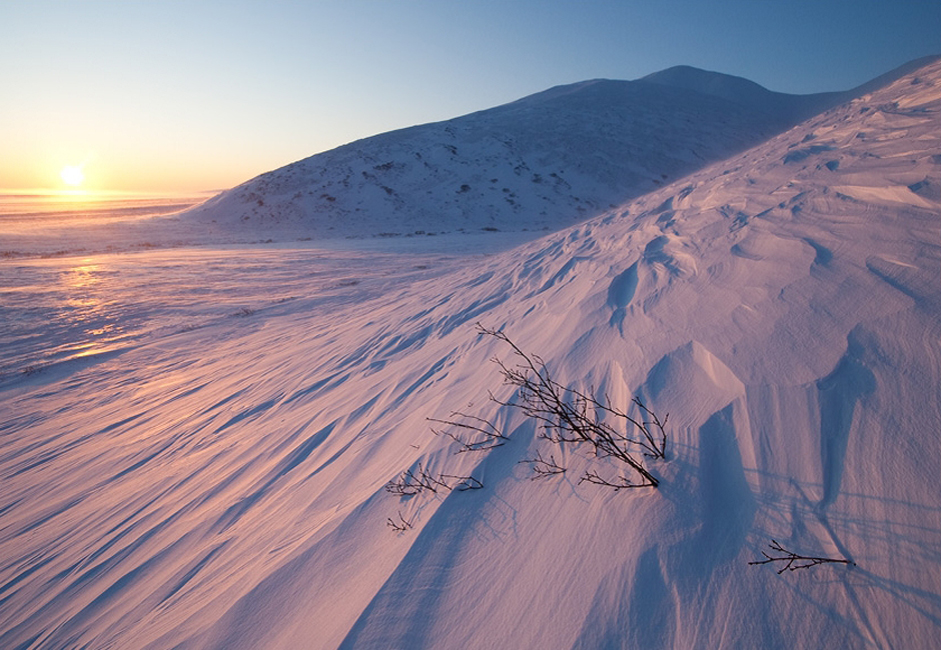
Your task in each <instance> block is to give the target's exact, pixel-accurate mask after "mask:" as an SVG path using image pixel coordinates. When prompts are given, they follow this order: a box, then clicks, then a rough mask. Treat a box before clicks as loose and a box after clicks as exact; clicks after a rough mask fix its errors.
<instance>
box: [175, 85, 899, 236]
mask: <svg viewBox="0 0 941 650" xmlns="http://www.w3.org/2000/svg"><path fill="white" fill-rule="evenodd" d="M892 74H893V73H888V76H891V75H892ZM883 77H885V78H888V77H887V75H883ZM743 88H744V89H745V90H742V89H743ZM746 91H747V92H746ZM853 92H854V91H845V92H844V93H824V94H817V95H807V96H801V95H785V94H782V93H774V92H772V91H768V90H765V89H763V88H762V87H761V86H759V85H758V84H754V82H750V81H747V80H744V79H740V78H737V77H732V76H730V75H721V74H719V73H711V72H706V71H700V70H696V69H695V68H690V67H681V68H670V69H667V70H665V71H661V72H660V73H654V74H653V75H648V76H647V77H644V78H642V79H640V80H635V81H617V80H605V79H595V80H589V81H583V82H578V83H575V84H568V85H563V86H556V87H553V88H550V89H547V90H545V91H542V92H540V93H535V94H533V95H529V96H527V97H524V98H521V99H519V100H516V101H513V102H509V103H507V104H503V105H501V106H498V107H495V108H491V109H486V110H483V111H477V112H474V113H470V114H468V115H464V116H461V117H458V118H454V119H452V120H447V121H444V122H435V123H430V124H424V125H417V126H412V127H408V128H405V129H400V130H396V131H391V132H388V133H384V134H380V135H376V136H372V137H370V138H364V139H362V140H357V141H355V142H352V143H349V144H346V145H343V146H341V147H338V148H336V149H333V150H331V151H327V152H324V153H320V154H316V155H314V156H310V157H308V158H305V159H303V160H300V161H298V162H295V163H291V164H289V165H286V166H285V167H282V168H279V169H277V170H273V171H271V172H267V173H265V174H262V175H260V176H258V177H256V178H254V179H251V180H249V181H247V182H245V183H243V184H242V185H239V186H238V187H236V188H233V189H231V190H228V191H226V192H223V193H222V194H220V195H218V196H216V197H214V198H212V199H210V200H209V201H207V202H206V203H204V204H202V205H201V206H198V207H196V208H194V209H192V210H190V211H188V212H187V213H186V214H184V215H183V217H182V218H183V219H185V220H188V221H192V222H195V223H199V224H202V225H203V226H205V227H206V228H209V229H211V230H213V231H215V232H226V231H236V232H242V231H251V232H255V233H256V234H258V235H259V236H262V237H264V236H275V237H284V238H292V237H294V238H308V237H310V238H313V239H331V238H362V237H375V236H402V235H416V234H418V235H426V234H428V233H441V232H469V231H481V230H514V231H530V232H533V233H534V236H535V234H537V233H539V232H543V231H552V230H557V229H559V228H562V227H566V226H568V225H571V224H572V223H574V222H577V221H579V220H583V219H586V218H589V217H591V216H594V215H595V214H598V213H600V212H602V211H603V210H606V209H609V208H611V207H613V206H615V205H618V204H619V203H621V202H623V201H626V200H629V199H631V198H635V197H637V196H640V195H642V194H644V193H646V192H649V191H652V190H654V189H656V188H657V187H659V186H661V185H662V184H663V183H664V182H668V181H671V180H674V179H676V178H678V177H682V176H685V175H686V174H689V173H691V172H693V171H695V170H696V169H699V168H700V167H702V166H703V165H706V164H708V163H711V162H715V161H717V160H721V159H723V158H726V157H728V156H730V155H733V154H735V153H737V152H739V151H742V150H744V149H746V148H748V147H750V146H754V145H756V144H758V143H759V142H761V141H764V140H766V139H767V138H769V137H771V136H773V135H775V134H777V133H780V132H781V131H783V130H785V129H786V128H789V127H790V126H792V125H793V124H795V123H797V122H799V121H801V120H802V119H805V118H806V117H807V116H808V115H809V114H815V113H817V112H820V111H821V110H824V109H826V108H829V107H831V106H833V105H836V104H838V103H841V102H842V101H845V100H846V99H847V98H848V97H849V96H850V94H852V93H853ZM736 95H737V96H738V99H735V98H734V97H735V96H736Z"/></svg>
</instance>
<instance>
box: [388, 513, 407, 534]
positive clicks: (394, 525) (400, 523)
mask: <svg viewBox="0 0 941 650" xmlns="http://www.w3.org/2000/svg"><path fill="white" fill-rule="evenodd" d="M386 526H388V527H389V528H391V529H392V530H394V531H395V532H397V533H404V532H405V531H406V530H411V528H412V527H413V524H412V522H410V521H409V520H408V519H406V518H405V517H403V516H402V513H401V512H399V518H398V520H395V519H392V517H389V518H388V519H386Z"/></svg>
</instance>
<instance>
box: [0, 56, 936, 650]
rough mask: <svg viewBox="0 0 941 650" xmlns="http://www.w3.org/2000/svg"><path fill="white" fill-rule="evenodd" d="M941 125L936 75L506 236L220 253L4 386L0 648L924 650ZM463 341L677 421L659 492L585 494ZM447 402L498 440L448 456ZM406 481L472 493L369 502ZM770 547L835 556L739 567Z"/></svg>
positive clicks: (589, 489) (930, 621)
mask: <svg viewBox="0 0 941 650" xmlns="http://www.w3.org/2000/svg"><path fill="white" fill-rule="evenodd" d="M559 93H562V91H558V92H557V94H559ZM939 118H941V64H939V63H932V64H930V65H927V66H925V67H922V68H920V69H918V70H917V71H914V72H913V73H912V74H909V75H907V76H903V77H901V78H899V79H897V80H895V81H893V82H892V83H890V84H889V85H887V86H885V87H883V88H880V89H873V90H872V91H871V92H869V93H868V94H866V95H863V96H861V97H858V98H856V99H854V100H853V101H851V102H849V103H846V104H844V105H841V106H838V107H835V108H832V109H830V110H829V111H827V112H825V113H823V114H820V115H818V116H816V117H813V118H812V119H810V120H808V121H806V122H804V123H801V124H800V125H798V126H796V127H794V128H792V129H790V130H788V131H786V132H784V133H781V134H779V135H777V136H775V137H774V138H772V139H770V140H768V141H767V142H764V143H762V144H760V145H758V146H756V147H754V148H752V149H749V150H747V151H745V152H743V153H741V154H739V155H737V156H735V157H732V158H728V159H726V160H723V161H720V162H718V163H715V164H712V165H709V166H705V167H703V168H701V169H699V170H698V171H696V172H695V173H693V174H691V175H689V176H686V177H684V178H679V179H676V180H675V182H673V183H670V184H665V185H664V186H663V187H662V188H660V189H657V190H656V191H655V192H652V193H649V194H646V195H644V196H641V197H639V198H637V199H636V200H633V201H631V202H628V203H624V204H622V205H619V206H618V207H616V208H614V209H611V210H608V211H606V212H604V213H603V214H601V215H599V216H598V217H597V218H595V219H591V220H588V221H586V222H583V223H580V224H578V225H577V226H574V227H571V228H568V229H565V230H562V231H560V232H557V233H553V234H550V235H548V236H545V237H543V238H542V239H539V240H536V241H531V242H529V243H526V244H524V245H522V246H518V247H516V248H514V249H512V250H509V251H506V252H503V253H498V254H489V255H483V254H481V255H453V254H451V255H444V254H432V253H427V252H426V253H424V254H422V255H418V254H416V253H410V252H407V251H399V252H397V253H391V252H385V253H382V252H381V251H380V250H379V249H378V248H377V247H375V246H374V247H372V248H371V249H370V250H364V251H363V252H362V253H361V254H360V255H361V257H357V255H356V253H355V252H353V251H342V252H338V251H318V250H316V249H308V250H291V251H288V250H282V251H278V250H272V249H266V250H264V251H262V252H259V251H250V252H246V251H243V250H233V251H215V252H214V253H213V255H207V259H206V264H207V269H208V268H209V266H211V265H217V264H219V258H218V257H217V256H219V255H224V254H226V253H228V254H230V255H231V256H232V257H231V259H230V260H229V261H230V262H231V263H233V264H234V263H235V261H236V260H240V259H241V261H242V263H243V264H244V265H245V266H246V267H251V269H253V270H252V271H251V272H252V273H255V274H256V282H258V283H259V284H258V285H257V287H256V288H255V289H254V290H253V291H251V292H248V293H245V294H241V297H242V298H245V299H246V300H242V301H241V302H240V301H239V300H236V298H235V297H233V298H232V300H231V302H227V303H225V304H224V305H222V307H224V309H222V311H221V312H220V313H219V314H216V312H215V311H214V310H213V309H210V308H209V307H208V306H207V305H204V304H200V303H199V302H198V301H197V300H193V301H192V302H189V301H188V300H189V299H190V298H195V297H196V296H197V295H198V294H199V290H200V287H199V283H198V282H192V283H190V284H186V283H181V284H180V287H181V288H180V295H181V296H183V297H186V298H187V301H181V302H180V303H177V302H174V303H173V305H172V307H173V309H172V310H169V311H170V312H171V313H172V314H173V317H172V319H170V321H171V323H170V325H172V327H170V326H169V325H168V327H166V328H162V327H148V328H145V329H147V334H146V335H141V336H139V337H135V338H133V339H131V340H129V341H126V342H125V343H124V344H123V345H122V347H121V348H120V349H118V350H112V351H111V352H110V353H109V355H104V356H101V357H100V358H95V359H94V360H93V361H83V359H82V358H81V357H77V358H72V359H71V360H69V361H63V362H59V363H55V364H51V365H49V366H47V367H46V368H45V369H43V368H41V367H40V368H38V369H37V370H36V371H33V372H30V373H28V374H27V373H18V374H17V373H8V374H7V375H6V376H5V377H4V378H3V380H2V383H0V434H2V437H0V478H2V481H3V482H2V485H3V487H2V492H0V496H2V501H0V647H10V648H19V647H23V648H26V647H44V648H71V647H89V648H104V647H144V648H146V647H149V648H171V647H176V648H227V649H229V648H246V649H247V648H337V647H342V648H357V649H359V648H435V649H439V648H444V649H449V648H491V647H492V648H582V649H599V650H600V649H602V648H612V647H645V648H699V647H702V648H751V647H755V648H759V647H760V648H822V647H847V648H865V647H883V648H890V647H894V648H901V647H905V648H930V647H933V646H934V645H936V639H937V638H938V634H939V632H941V553H939V552H938V549H939V548H941V503H939V500H938V493H937V477H938V475H939V473H941V447H939V445H938V444H937V432H938V431H939V430H941V399H938V398H939V393H938V386H939V385H941V343H939V342H941V325H939V323H941V288H939V285H938V283H937V278H938V269H939V268H941V246H939V243H938V229H939V226H941V203H939V200H938V197H936V196H934V195H932V194H931V192H926V191H922V190H923V188H926V187H927V188H930V187H936V186H941V160H939V159H938V153H937V152H938V151H939V150H941V129H939V128H938V124H939ZM811 143H812V144H811ZM811 146H825V148H821V149H817V150H816V152H809V151H808V150H809V149H810V147H811ZM797 150H800V151H804V152H807V155H806V156H803V157H801V158H800V159H799V160H796V159H794V158H793V157H791V158H790V159H789V160H787V161H786V162H785V159H786V158H788V154H789V153H790V152H793V151H797ZM445 153H446V152H445ZM448 155H449V154H448ZM834 161H836V162H838V164H829V163H831V162H834ZM377 164H378V163H377ZM572 187H573V188H574V189H578V187H577V186H576V185H575V184H574V183H573V184H572ZM912 187H914V188H915V189H912ZM835 188H857V189H855V190H852V191H849V192H847V191H844V190H843V189H839V190H838V189H835ZM859 188H862V189H859ZM916 190H918V191H916ZM909 195H911V197H910V196H909ZM338 200H339V199H338ZM388 219H389V221H388V223H387V224H386V225H385V226H383V228H384V229H385V228H386V227H388V224H391V223H394V219H397V217H393V216H392V215H389V217H388ZM493 236H494V237H499V236H501V235H500V234H499V233H498V234H494V235H493ZM167 255H171V253H167V252H152V253H144V254H140V257H138V258H135V259H138V260H139V261H140V263H141V264H146V263H147V261H148V260H151V261H152V262H153V267H152V268H153V269H154V271H153V272H154V283H155V286H162V285H161V280H164V279H166V278H170V277H175V278H180V277H181V270H180V268H179V267H177V268H175V269H173V270H172V271H171V270H168V269H169V266H168V261H169V260H168V259H167V258H166V256H167ZM174 255H175V254H174ZM277 255H284V267H283V268H281V269H280V270H279V267H278V265H277ZM171 257H172V255H171ZM184 257H185V260H184V259H177V258H174V259H176V261H177V264H183V262H184V261H185V262H186V264H188V266H186V265H184V266H185V269H186V270H187V274H188V275H190V276H191V277H195V278H198V277H200V273H201V270H200V267H199V265H198V260H196V259H194V258H192V257H189V256H184ZM122 259H123V258H122ZM109 261H111V262H113V260H112V259H111V258H110V257H108V256H99V257H96V258H95V259H92V260H91V261H90V262H89V261H87V260H86V259H85V258H82V259H81V260H73V259H70V258H61V259H58V260H52V261H46V262H48V264H55V263H58V264H61V267H62V269H63V270H65V269H68V268H70V265H72V264H79V263H81V264H83V265H86V266H87V265H89V264H94V263H101V264H107V263H109ZM46 262H44V263H46ZM8 263H9V264H12V263H11V262H4V264H8ZM122 263H127V262H126V260H125V261H123V262H122ZM170 266H172V265H170ZM109 268H110V267H109ZM305 269H306V271H307V273H308V274H307V275H305V274H304V273H305ZM205 270H206V269H203V271H205ZM244 272H245V273H248V271H247V270H246V271H244ZM122 273H123V272H118V273H116V274H114V276H113V277H114V278H116V279H115V280H114V281H113V282H111V284H110V285H109V286H110V293H111V297H112V300H113V301H116V302H117V303H119V304H120V303H121V301H122V300H123V298H124V294H122V291H130V292H131V293H134V292H138V291H139V289H138V288H133V287H137V286H138V285H137V284H136V281H135V280H134V278H136V275H134V274H131V281H130V284H129V286H131V287H132V288H128V287H123V286H122V284H121V282H119V281H118V279H120V278H121V277H122ZM108 277H112V276H108ZM242 277H246V276H243V275H238V274H236V273H235V271H233V272H232V279H231V281H232V282H233V283H234V282H235V281H236V279H238V278H242ZM292 278H293V279H292ZM298 278H300V279H298ZM279 283H283V285H284V286H283V289H282V290H280V291H279V290H276V287H278V285H279ZM203 289H205V291H206V293H205V294H204V295H205V296H208V298H207V300H210V302H211V301H213V300H222V299H223V298H224V295H222V294H220V295H216V294H213V293H212V289H211V287H204V288H203ZM233 290H234V289H233ZM135 295H136V294H135ZM178 297H179V296H178ZM249 297H250V298H251V300H247V298H249ZM158 298H159V300H161V301H163V300H166V299H165V298H160V297H159V294H157V297H156V298H155V300H156V299H158ZM280 298H290V300H280ZM243 303H244V304H243ZM183 304H186V305H189V306H188V307H185V308H184V307H183V306H182V305H183ZM152 308H153V310H154V313H156V316H151V317H152V318H157V317H159V318H163V317H164V316H166V314H164V313H163V312H162V311H161V310H160V309H159V308H158V306H154V305H152ZM161 314H164V315H163V316H161ZM186 314H191V315H192V316H193V317H194V318H195V320H194V321H193V323H192V325H193V327H186V326H184V325H185V323H186V319H185V318H184V316H185V315H186ZM224 314H228V316H225V317H223V315H224ZM233 314H237V315H233ZM96 322H97V321H96ZM102 322H104V321H102ZM475 322H480V323H482V324H484V325H485V326H486V327H489V328H499V329H502V330H503V331H504V332H505V333H506V334H507V335H508V336H509V337H510V338H511V340H512V341H514V342H515V343H516V344H518V345H519V346H520V348H521V349H522V350H524V351H526V352H528V353H530V354H535V355H539V356H540V357H541V358H542V359H543V360H544V361H545V363H546V366H547V368H548V369H549V370H550V371H551V373H552V377H553V378H554V379H555V380H556V381H558V382H560V383H562V384H564V385H567V386H571V387H572V388H574V389H576V390H579V391H583V392H594V393H595V394H597V395H603V396H605V399H609V400H611V402H612V403H613V404H616V405H618V406H619V407H621V408H625V409H628V408H630V405H631V402H630V400H631V398H632V397H635V396H636V397H640V398H641V399H642V400H643V403H644V404H645V405H647V406H648V407H649V408H650V409H652V410H653V411H654V412H656V413H658V414H661V415H664V414H666V413H669V420H668V423H667V432H668V440H667V448H666V459H665V460H650V461H649V463H648V465H647V466H648V467H649V469H650V470H651V471H652V472H654V473H655V474H656V476H657V478H658V479H659V481H660V484H659V487H658V488H657V489H650V488H646V489H639V490H631V489H628V490H621V491H617V492H616V491H614V490H612V489H610V488H607V487H603V486H599V485H592V484H590V483H585V482H580V481H579V477H581V476H583V474H584V473H585V471H588V470H592V471H597V472H600V473H603V474H605V475H610V476H616V475H617V473H618V472H619V471H620V470H621V468H620V467H619V466H618V463H617V461H616V460H615V459H613V458H604V457H602V458H599V457H596V456H595V455H593V454H592V453H590V451H589V450H588V449H586V448H584V446H579V445H574V444H565V445H554V444H553V443H551V442H550V441H548V440H546V439H545V438H544V437H542V436H541V435H540V434H541V432H542V429H541V427H540V425H539V423H537V422H534V421H532V420H531V419H527V418H526V417H525V416H524V415H523V413H522V412H521V411H520V410H519V409H514V408H512V407H506V406H501V405H500V404H499V403H497V402H495V401H493V400H491V399H490V397H489V394H490V393H492V394H493V396H494V397H495V398H496V399H497V400H501V401H506V400H510V399H513V398H514V392H513V391H514V388H513V387H512V386H505V385H503V384H501V381H500V374H499V368H498V366H496V365H495V364H494V363H492V362H491V361H490V359H492V358H493V357H495V356H496V357H499V358H500V359H501V360H503V361H504V362H505V363H507V364H513V363H515V362H516V361H518V359H516V358H514V357H513V354H512V351H511V350H510V349H508V348H507V346H506V345H505V344H503V343H502V342H501V341H500V340H498V339H497V338H495V337H492V336H486V335H483V334H481V333H480V332H479V330H478V329H477V328H476V327H475ZM89 336H92V335H91V334H90V335H89ZM455 412H457V413H460V414H467V415H469V416H473V417H479V418H483V419H485V420H487V421H489V422H491V423H492V424H493V425H494V427H496V429H497V430H499V431H500V432H501V433H502V434H504V435H506V436H507V438H508V439H507V440H505V441H502V442H504V443H505V444H502V445H501V446H498V447H494V448H492V449H490V450H488V451H485V452H462V453H456V452H458V451H459V448H458V445H457V444H456V443H455V442H454V441H453V440H452V439H451V438H448V437H447V436H444V435H435V434H434V433H433V432H432V431H431V426H432V425H434V426H435V427H436V428H439V429H440V428H441V427H440V426H439V425H438V424H436V423H431V422H429V421H428V420H427V419H428V418H436V419H450V418H454V417H457V416H456V415H455ZM537 454H542V456H543V457H549V456H550V455H551V456H552V458H553V459H554V462H556V463H558V465H559V466H560V467H564V468H565V470H566V471H565V472H564V473H560V474H557V475H553V476H550V477H547V478H542V479H539V480H531V479H532V478H533V473H532V470H531V464H530V463H527V462H522V461H527V460H530V459H533V458H534V457H535V456H536V455H537ZM419 468H421V469H422V470H424V471H426V472H428V473H429V475H431V476H436V477H442V478H443V479H444V481H445V482H447V481H451V482H452V483H451V484H450V487H454V485H455V484H454V480H455V479H450V478H448V477H468V476H473V477H474V478H476V479H478V480H479V481H480V482H481V483H482V484H483V487H482V488H481V489H474V490H464V491H462V490H459V489H451V490H448V489H445V488H444V487H441V486H440V485H439V488H438V489H437V490H436V491H431V490H424V491H421V492H420V493H417V494H413V495H397V494H392V493H390V492H388V491H386V490H385V489H384V486H385V485H386V484H387V483H388V482H389V481H394V480H396V479H397V478H398V477H401V476H402V473H403V472H405V471H406V470H412V471H413V472H417V471H420V470H419ZM388 519H391V520H392V521H393V523H395V522H407V523H408V526H403V527H404V528H405V530H402V531H396V530H393V529H392V528H391V527H390V526H388V525H387V520H388ZM772 539H774V540H777V541H778V542H780V543H781V544H783V545H784V546H785V547H787V548H789V549H793V550H795V551H798V552H802V553H805V554H807V555H814V556H817V555H819V556H828V557H838V558H844V559H847V560H851V561H852V562H855V566H846V565H824V566H819V567H814V568H809V569H805V570H802V571H795V572H785V573H783V574H781V575H779V574H777V573H776V572H775V570H773V569H772V568H770V567H768V566H749V565H748V564H747V563H748V562H749V561H752V560H757V559H761V557H762V556H761V552H762V551H763V550H766V549H767V547H768V544H769V542H770V541H771V540H772Z"/></svg>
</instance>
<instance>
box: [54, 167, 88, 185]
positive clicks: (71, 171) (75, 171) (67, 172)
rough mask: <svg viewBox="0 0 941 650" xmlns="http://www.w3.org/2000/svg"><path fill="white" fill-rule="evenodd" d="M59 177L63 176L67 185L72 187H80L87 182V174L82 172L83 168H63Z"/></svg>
mask: <svg viewBox="0 0 941 650" xmlns="http://www.w3.org/2000/svg"><path fill="white" fill-rule="evenodd" d="M59 175H60V176H62V180H63V181H65V184H66V185H71V186H72V187H78V186H79V185H81V184H82V181H84V180H85V174H84V172H82V168H81V167H75V166H73V165H67V166H66V167H63V168H62V171H61V172H59Z"/></svg>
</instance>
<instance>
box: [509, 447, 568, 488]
mask: <svg viewBox="0 0 941 650" xmlns="http://www.w3.org/2000/svg"><path fill="white" fill-rule="evenodd" d="M519 462H520V463H529V466H530V469H532V470H533V475H532V476H530V477H529V478H530V480H531V481H535V480H538V479H541V478H551V477H553V476H559V475H561V474H564V473H565V472H566V468H565V467H562V466H561V465H559V464H558V463H557V462H556V460H555V456H553V455H552V454H550V455H549V460H546V459H545V458H543V457H542V453H540V452H536V457H535V458H527V459H525V460H521V461H519Z"/></svg>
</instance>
